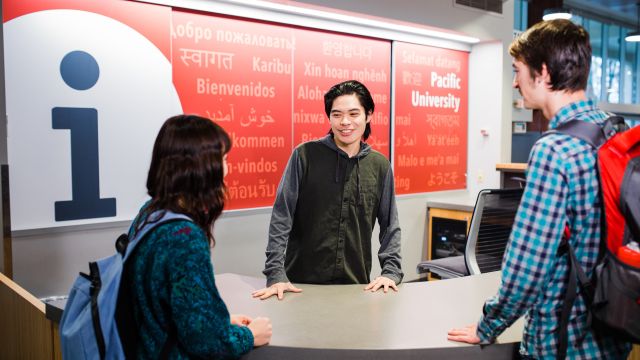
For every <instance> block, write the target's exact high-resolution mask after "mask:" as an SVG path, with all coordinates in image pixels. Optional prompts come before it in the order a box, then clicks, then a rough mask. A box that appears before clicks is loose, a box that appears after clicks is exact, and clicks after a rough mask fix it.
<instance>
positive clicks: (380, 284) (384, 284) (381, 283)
mask: <svg viewBox="0 0 640 360" xmlns="http://www.w3.org/2000/svg"><path fill="white" fill-rule="evenodd" d="M380 288H382V291H384V292H385V293H386V292H388V291H389V288H391V289H393V290H394V291H398V286H397V285H396V282H395V281H393V280H391V279H389V278H388V277H384V276H378V277H377V278H375V279H373V280H372V281H371V282H370V283H369V285H367V286H366V287H365V288H364V290H365V291H366V290H371V292H376V291H378V289H380Z"/></svg>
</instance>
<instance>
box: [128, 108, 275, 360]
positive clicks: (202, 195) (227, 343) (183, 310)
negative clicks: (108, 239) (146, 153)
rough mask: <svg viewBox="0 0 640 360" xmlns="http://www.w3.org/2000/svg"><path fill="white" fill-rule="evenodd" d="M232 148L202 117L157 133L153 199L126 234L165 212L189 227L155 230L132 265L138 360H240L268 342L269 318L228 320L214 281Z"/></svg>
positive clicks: (183, 119) (175, 224)
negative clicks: (216, 233)
mask: <svg viewBox="0 0 640 360" xmlns="http://www.w3.org/2000/svg"><path fill="white" fill-rule="evenodd" d="M230 149H231V141H230V139H229V136H228V135H227V133H226V132H225V131H224V130H223V129H222V128H221V127H220V126H218V125H217V124H215V123H214V122H212V121H211V120H209V119H205V118H202V117H199V116H194V115H179V116H174V117H172V118H170V119H168V120H167V121H166V122H165V123H164V125H163V126H162V128H161V129H160V132H159V133H158V137H157V138H156V141H155V145H154V148H153V156H152V159H151V166H150V168H149V175H148V178H147V190H148V193H149V195H150V196H151V200H150V201H148V202H147V203H146V204H145V205H144V206H143V207H142V209H141V210H140V213H139V214H138V216H137V217H136V219H135V220H134V222H133V225H132V226H131V230H130V234H129V235H130V237H131V238H133V236H134V234H135V233H136V231H138V230H140V229H141V228H142V227H143V226H144V225H145V224H147V223H149V222H153V221H157V219H158V218H159V217H160V216H162V214H164V213H166V212H172V213H176V214H182V215H186V216H188V217H189V218H190V219H191V221H189V220H187V219H178V220H175V221H171V222H167V223H163V224H161V225H158V226H156V227H154V228H153V229H152V230H151V231H150V233H149V234H147V235H146V237H145V239H144V241H143V242H141V243H140V244H139V245H138V246H137V248H136V249H135V252H134V253H133V255H132V256H133V257H132V258H131V259H130V261H128V263H127V266H126V268H125V276H127V277H128V278H129V279H130V281H129V284H130V285H129V290H130V293H131V297H132V299H133V303H132V307H133V313H134V316H135V322H136V326H137V336H138V341H137V346H136V354H135V355H136V356H135V357H136V358H141V359H147V358H149V359H151V358H153V359H155V358H158V357H160V355H162V356H165V355H168V357H169V358H190V357H197V358H236V357H240V356H241V355H243V354H245V353H247V352H248V351H250V350H251V349H252V348H253V347H254V346H261V345H264V344H266V343H268V342H269V340H270V338H271V322H270V320H269V319H267V318H255V319H251V318H248V317H246V316H243V315H236V316H234V315H229V312H228V310H227V307H226V306H225V304H224V302H223V300H222V299H221V297H220V294H219V293H218V290H217V288H216V285H215V280H214V276H213V266H212V264H211V247H212V246H213V245H214V244H215V240H214V237H213V224H214V222H215V221H216V219H217V218H218V216H220V214H221V213H222V208H223V207H224V200H225V185H224V181H223V178H224V176H225V175H226V173H227V163H226V156H227V153H228V152H229V150H230Z"/></svg>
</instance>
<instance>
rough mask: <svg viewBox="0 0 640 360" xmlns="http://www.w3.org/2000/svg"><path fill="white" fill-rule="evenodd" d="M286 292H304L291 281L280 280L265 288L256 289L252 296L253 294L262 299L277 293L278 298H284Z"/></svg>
mask: <svg viewBox="0 0 640 360" xmlns="http://www.w3.org/2000/svg"><path fill="white" fill-rule="evenodd" d="M286 292H294V293H300V292H302V289H299V288H297V287H295V286H294V285H293V284H292V283H290V282H286V283H283V282H279V283H275V284H273V285H271V286H269V287H266V288H264V289H260V290H256V291H254V292H253V293H251V296H253V297H254V298H260V300H264V299H268V298H270V297H272V296H273V295H277V296H278V300H282V299H284V293H286Z"/></svg>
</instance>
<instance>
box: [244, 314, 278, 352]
mask: <svg viewBox="0 0 640 360" xmlns="http://www.w3.org/2000/svg"><path fill="white" fill-rule="evenodd" d="M247 327H248V328H249V330H251V333H252V334H253V346H255V347H257V346H262V345H266V344H268V343H269V341H271V334H272V330H271V320H269V318H266V317H257V318H255V319H253V321H251V323H250V324H249V325H247Z"/></svg>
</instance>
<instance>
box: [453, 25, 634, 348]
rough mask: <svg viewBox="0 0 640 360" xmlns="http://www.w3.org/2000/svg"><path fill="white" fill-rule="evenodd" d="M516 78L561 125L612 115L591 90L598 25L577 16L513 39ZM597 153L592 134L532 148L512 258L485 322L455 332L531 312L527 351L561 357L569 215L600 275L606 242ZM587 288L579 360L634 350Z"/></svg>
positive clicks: (470, 337)
mask: <svg viewBox="0 0 640 360" xmlns="http://www.w3.org/2000/svg"><path fill="white" fill-rule="evenodd" d="M509 53H510V54H511V56H512V57H513V69H514V71H515V77H514V80H513V86H514V87H515V88H517V89H518V90H519V91H520V94H522V97H523V98H524V104H525V107H527V108H530V109H540V110H541V111H542V113H543V115H544V116H545V118H547V119H550V122H549V128H550V129H553V128H556V127H557V126H558V125H560V124H563V123H565V122H567V121H569V120H572V119H578V120H582V121H587V122H591V123H596V124H600V125H601V124H602V123H603V122H604V121H605V120H606V119H607V118H608V117H609V115H608V114H607V113H605V112H603V111H601V110H599V109H598V108H597V107H596V105H595V103H594V102H593V101H591V100H588V99H587V97H586V95H585V89H586V86H587V80H588V78H589V65H590V62H591V45H590V43H589V34H588V33H587V32H586V31H585V30H584V29H583V28H582V27H580V26H578V25H576V24H574V23H572V22H571V21H569V20H552V21H544V22H541V23H538V24H536V25H534V26H533V27H531V28H530V29H529V30H527V31H526V32H524V33H523V34H522V35H520V36H519V37H518V38H517V39H516V40H514V41H513V43H512V44H511V46H510V47H509ZM596 171H597V170H596V154H595V151H594V150H593V148H592V147H591V146H590V145H589V144H587V143H586V142H585V141H583V140H580V139H577V138H574V137H571V136H568V135H564V134H552V135H548V136H544V137H542V138H541V139H540V140H538V141H537V142H536V143H535V145H534V146H533V149H532V150H531V153H530V155H529V161H528V165H527V184H526V188H525V190H524V194H523V196H522V200H521V203H520V207H519V209H518V213H517V215H516V221H515V223H514V225H513V230H512V232H511V238H510V241H509V245H508V247H507V251H506V253H505V257H504V259H503V262H502V284H501V286H500V289H499V290H498V293H497V294H496V295H495V296H494V297H493V298H491V299H489V300H487V302H486V303H485V305H484V308H483V316H482V317H481V319H480V321H479V322H478V323H477V324H473V325H470V326H467V327H466V328H461V329H452V330H450V331H449V337H448V338H449V339H450V340H454V341H462V342H467V343H472V344H478V343H481V344H489V343H492V342H493V341H494V340H495V338H496V337H497V336H498V335H499V334H500V333H502V332H503V331H504V330H505V329H506V328H507V327H509V326H510V325H511V324H513V323H514V322H515V321H516V320H517V319H518V318H520V317H521V316H523V315H524V316H525V322H526V324H525V330H524V334H523V336H522V343H521V346H520V353H521V355H522V356H523V358H525V359H555V358H556V356H557V350H558V324H559V323H560V319H559V316H560V313H561V311H562V305H563V301H562V299H563V296H564V293H565V291H566V288H567V282H568V276H569V271H568V270H569V268H568V256H566V254H558V247H559V245H560V241H561V240H562V235H563V230H564V228H565V225H566V224H568V225H569V227H570V230H571V234H572V235H571V238H570V240H569V241H570V243H571V246H572V247H573V249H574V250H575V254H576V257H577V258H578V261H579V263H580V266H582V268H583V269H584V270H585V273H586V274H587V276H590V275H591V273H592V272H593V269H594V267H595V263H596V259H597V256H598V250H599V248H600V245H599V244H600V238H601V236H600V235H601V234H600V219H601V217H600V215H601V212H602V203H601V201H600V199H599V189H598V175H597V172H596ZM587 318H588V313H587V309H586V306H585V302H584V299H583V298H582V296H578V297H577V299H576V303H575V304H574V306H573V308H572V310H571V315H570V319H569V326H568V337H569V339H568V340H569V341H568V349H567V354H566V357H567V358H569V359H626V357H627V354H628V352H629V350H630V345H629V344H627V343H624V342H622V341H620V340H618V339H615V338H613V337H612V336H611V335H610V334H601V333H595V332H594V331H592V330H591V328H590V326H589V324H588V321H587Z"/></svg>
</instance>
